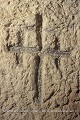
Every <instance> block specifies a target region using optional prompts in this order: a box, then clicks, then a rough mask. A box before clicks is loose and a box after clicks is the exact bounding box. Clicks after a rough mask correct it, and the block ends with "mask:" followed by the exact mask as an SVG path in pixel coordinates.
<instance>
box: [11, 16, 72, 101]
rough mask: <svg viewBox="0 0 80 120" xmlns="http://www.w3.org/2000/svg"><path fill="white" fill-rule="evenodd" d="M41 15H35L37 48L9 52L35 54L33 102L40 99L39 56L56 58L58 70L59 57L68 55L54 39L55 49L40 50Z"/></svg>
mask: <svg viewBox="0 0 80 120" xmlns="http://www.w3.org/2000/svg"><path fill="white" fill-rule="evenodd" d="M42 22H43V20H42V15H41V14H36V40H37V42H38V48H37V47H22V46H21V47H20V46H18V47H11V51H13V52H18V51H19V52H21V51H22V52H25V51H26V52H29V53H34V54H37V58H36V66H37V68H36V75H35V84H36V93H35V96H34V98H33V100H34V101H35V100H39V101H40V99H41V83H40V82H41V81H40V70H39V69H40V62H41V56H42V55H45V54H51V55H53V56H56V58H55V65H56V68H57V69H59V65H58V62H59V57H60V56H65V55H69V54H70V52H69V51H60V45H59V41H58V39H57V38H55V47H54V48H49V49H46V50H43V48H42V31H43V30H42Z"/></svg>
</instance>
